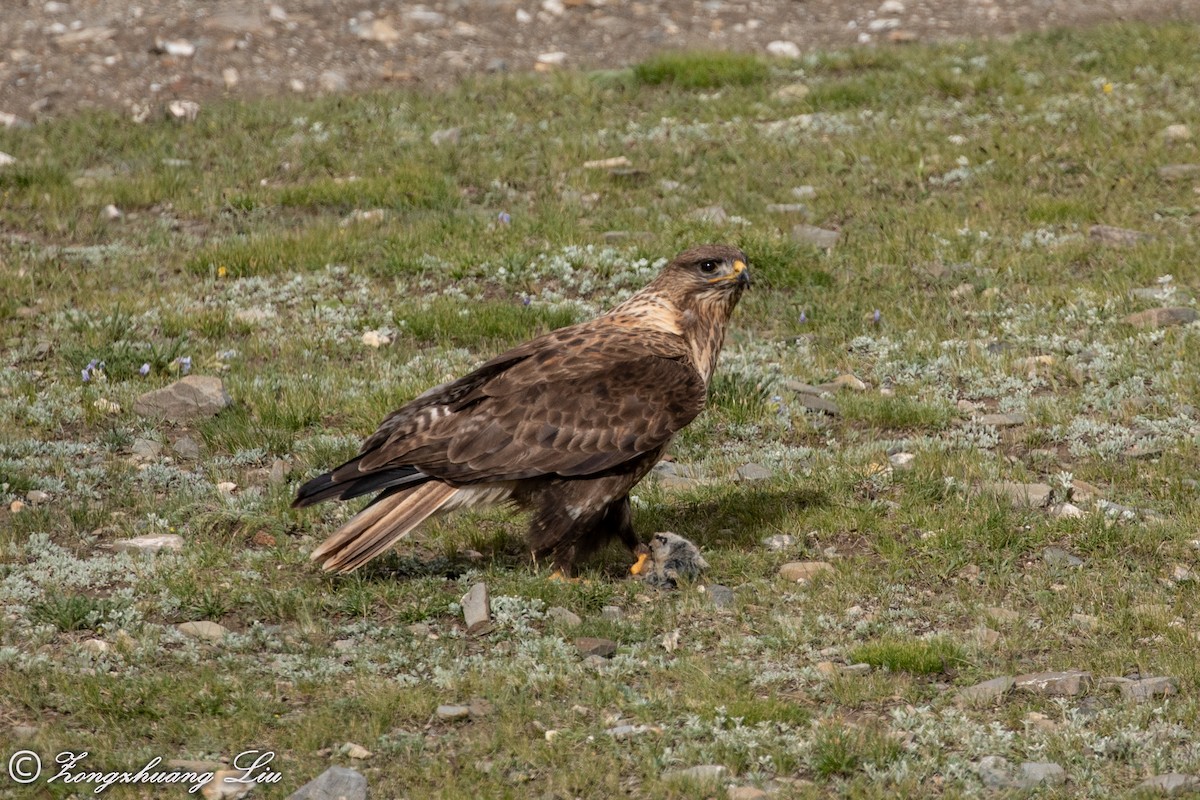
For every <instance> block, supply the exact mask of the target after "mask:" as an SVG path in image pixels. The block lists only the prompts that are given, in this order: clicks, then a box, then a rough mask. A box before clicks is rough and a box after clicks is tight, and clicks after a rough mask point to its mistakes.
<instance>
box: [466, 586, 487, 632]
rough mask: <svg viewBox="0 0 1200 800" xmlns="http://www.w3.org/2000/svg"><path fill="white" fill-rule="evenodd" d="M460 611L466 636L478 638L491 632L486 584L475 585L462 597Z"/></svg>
mask: <svg viewBox="0 0 1200 800" xmlns="http://www.w3.org/2000/svg"><path fill="white" fill-rule="evenodd" d="M462 610H463V620H464V621H465V622H466V623H467V633H468V634H470V635H472V636H478V635H480V634H483V633H487V632H488V631H489V630H491V628H492V606H491V602H490V601H489V599H488V588H487V584H486V583H477V584H475V585H474V586H472V587H471V590H470V591H469V592H467V593H466V594H465V595H463V599H462Z"/></svg>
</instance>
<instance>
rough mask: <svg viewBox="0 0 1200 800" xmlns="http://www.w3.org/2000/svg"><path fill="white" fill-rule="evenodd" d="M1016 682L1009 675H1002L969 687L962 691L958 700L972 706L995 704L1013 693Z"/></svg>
mask: <svg viewBox="0 0 1200 800" xmlns="http://www.w3.org/2000/svg"><path fill="white" fill-rule="evenodd" d="M1015 685H1016V681H1015V680H1013V679H1012V678H1011V677H1009V676H1008V675H1002V676H1000V677H999V678H992V679H991V680H990V681H984V682H983V683H977V684H975V685H974V686H967V687H966V688H963V689H960V690H959V692H958V699H959V701H960V702H962V703H965V704H971V705H985V704H988V703H993V702H995V701H997V700H999V699H1000V698H1002V697H1004V695H1006V694H1008V693H1009V692H1010V691H1012V688H1013V686H1015Z"/></svg>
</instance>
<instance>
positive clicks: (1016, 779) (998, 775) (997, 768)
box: [975, 756, 1067, 789]
mask: <svg viewBox="0 0 1200 800" xmlns="http://www.w3.org/2000/svg"><path fill="white" fill-rule="evenodd" d="M975 769H976V771H977V772H978V773H979V777H980V779H982V780H983V785H984V786H987V787H989V788H992V789H1032V788H1034V787H1036V786H1042V785H1046V786H1058V785H1060V784H1063V783H1065V782H1066V780H1067V772H1066V770H1064V769H1063V768H1062V767H1060V766H1059V765H1058V764H1052V763H1048V762H1034V761H1026V762H1024V763H1022V764H1021V765H1019V766H1014V765H1012V764H1011V763H1009V761H1008V759H1006V758H1002V757H1000V756H984V757H983V758H981V759H979V763H978V764H977V765H976V767H975Z"/></svg>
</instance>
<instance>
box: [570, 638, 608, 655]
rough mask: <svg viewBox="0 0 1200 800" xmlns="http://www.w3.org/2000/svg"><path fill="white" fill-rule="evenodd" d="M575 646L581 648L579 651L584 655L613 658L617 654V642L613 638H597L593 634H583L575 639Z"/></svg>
mask: <svg viewBox="0 0 1200 800" xmlns="http://www.w3.org/2000/svg"><path fill="white" fill-rule="evenodd" d="M575 646H576V647H577V648H579V652H580V653H581V654H582V655H584V656H600V657H601V658H612V657H613V656H614V655H616V654H617V643H616V642H614V641H613V640H612V639H597V638H594V637H591V636H582V637H580V638H578V639H576V640H575Z"/></svg>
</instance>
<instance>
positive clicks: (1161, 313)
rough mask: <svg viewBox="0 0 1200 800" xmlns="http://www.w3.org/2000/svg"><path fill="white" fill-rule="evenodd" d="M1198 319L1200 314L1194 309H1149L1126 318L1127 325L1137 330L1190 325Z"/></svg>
mask: <svg viewBox="0 0 1200 800" xmlns="http://www.w3.org/2000/svg"><path fill="white" fill-rule="evenodd" d="M1197 319H1200V312H1197V311H1196V309H1194V308H1187V307H1181V308H1148V309H1146V310H1145V311H1139V312H1137V313H1136V314H1130V315H1129V316H1127V317H1125V323H1126V324H1128V325H1133V326H1134V327H1135V328H1170V327H1172V326H1174V325H1188V324H1191V323H1193V322H1195V321H1196V320H1197Z"/></svg>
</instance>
